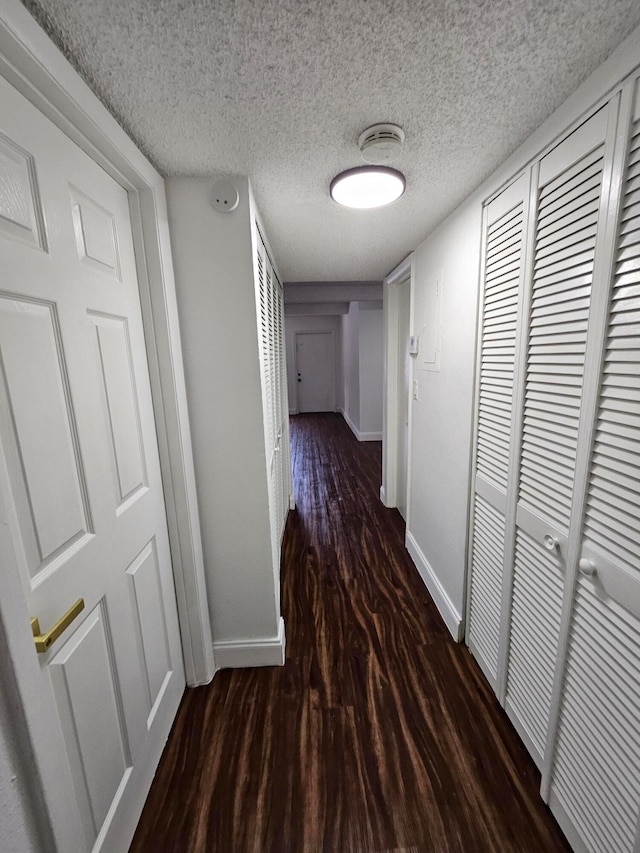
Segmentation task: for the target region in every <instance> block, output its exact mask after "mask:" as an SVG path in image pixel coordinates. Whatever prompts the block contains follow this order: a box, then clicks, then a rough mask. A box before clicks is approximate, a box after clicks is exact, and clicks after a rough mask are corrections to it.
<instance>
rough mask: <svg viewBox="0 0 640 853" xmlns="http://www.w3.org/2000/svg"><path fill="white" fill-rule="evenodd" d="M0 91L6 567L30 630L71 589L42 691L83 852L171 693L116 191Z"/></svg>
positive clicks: (154, 510) (167, 606)
mask: <svg viewBox="0 0 640 853" xmlns="http://www.w3.org/2000/svg"><path fill="white" fill-rule="evenodd" d="M0 102H1V109H0V265H1V267H2V279H1V281H0V437H1V454H0V483H1V486H2V489H3V496H4V503H5V505H6V506H7V507H8V517H7V518H6V519H3V522H5V523H7V524H8V526H9V528H10V531H11V536H12V549H11V554H7V555H5V554H3V555H2V565H3V572H4V571H8V572H16V573H18V574H19V575H20V579H21V583H22V589H23V594H24V597H25V600H26V602H27V606H28V610H29V612H30V614H31V615H32V616H34V617H37V618H38V620H39V623H40V629H41V630H42V631H46V630H47V629H48V628H50V627H51V626H52V625H53V624H54V623H55V622H56V620H58V619H59V618H60V617H61V616H62V615H63V614H64V613H65V612H66V611H67V610H68V609H69V607H70V606H71V605H72V604H73V603H74V602H75V601H76V600H78V599H81V598H82V599H84V603H85V606H84V609H83V611H82V612H81V613H80V614H79V616H78V617H77V618H76V619H75V620H74V621H73V623H72V624H71V625H70V626H69V627H68V628H67V630H66V631H64V633H63V634H62V636H61V637H60V638H59V639H58V640H57V641H56V642H55V643H54V644H53V645H52V646H51V648H50V650H49V651H47V652H46V653H44V654H40V655H38V659H39V664H40V670H41V680H42V697H41V701H42V706H43V713H46V714H47V715H49V716H50V718H51V726H52V740H53V739H55V737H56V736H59V732H60V731H62V735H63V742H64V748H65V752H66V761H67V762H68V765H69V768H70V776H71V778H72V789H71V790H69V791H68V792H67V794H68V797H69V798H70V799H71V800H73V801H74V802H75V803H77V809H78V810H79V813H80V816H81V822H82V826H83V828H84V839H81V840H79V842H78V849H83V850H91V849H100V848H102V849H124V848H125V847H126V845H127V844H128V841H129V840H130V837H131V834H132V832H133V829H134V828H135V824H136V822H137V818H138V816H139V812H140V809H141V807H142V804H143V802H144V798H145V796H146V791H147V788H148V785H149V783H150V780H151V777H152V774H153V768H154V767H155V764H156V763H157V760H158V758H159V756H160V753H161V751H162V748H163V745H164V742H165V739H166V736H167V733H168V730H169V727H170V725H171V721H172V719H173V717H174V715H175V711H176V708H177V705H178V702H179V700H180V697H181V695H182V692H183V689H184V673H183V667H182V660H181V651H180V641H179V634H178V624H177V613H176V604H175V597H174V590H173V579H172V573H171V563H170V555H169V544H168V537H167V529H166V520H165V512H164V502H163V493H162V485H161V481H160V470H159V461H158V450H157V443H156V436H155V428H154V420H153V410H152V402H151V395H150V387H149V376H148V368H147V362H146V353H145V345H144V336H143V329H142V322H141V313H140V303H139V294H138V286H137V278H136V265H135V257H134V248H133V241H132V231H131V222H130V216H129V208H128V197H127V193H126V191H125V190H124V189H123V188H122V187H121V186H120V185H119V184H118V183H117V182H116V181H115V180H114V179H112V178H111V177H110V176H109V175H107V174H106V172H104V171H103V170H102V169H101V168H100V167H99V166H97V165H96V164H95V163H94V162H93V161H92V160H91V159H90V158H89V157H88V156H87V155H86V154H84V153H83V152H82V151H81V150H80V149H79V148H78V147H77V146H75V145H74V144H73V143H72V142H71V141H70V140H69V139H68V138H67V137H66V136H64V134H63V133H62V132H61V131H59V130H58V129H57V128H55V127H54V126H53V125H52V124H51V123H50V122H49V121H48V120H47V119H46V118H45V117H44V116H43V115H42V114H41V113H39V112H38V111H37V110H36V108H35V107H33V106H32V105H30V104H29V103H28V102H27V101H26V100H25V99H24V98H23V97H22V96H21V95H19V94H18V93H17V92H16V91H15V90H14V89H13V88H12V87H10V86H9V84H8V83H6V82H5V81H4V80H0ZM15 555H17V560H16V559H15ZM25 627H27V629H28V626H25ZM33 654H34V655H36V650H35V647H34V650H33ZM51 696H53V707H51V706H50V702H49V697H51ZM61 760H65V759H64V758H63V757H61ZM64 778H69V774H68V773H67V775H66V776H65V774H61V779H64ZM43 783H44V784H45V785H58V784H60V781H59V780H58V779H45V780H43Z"/></svg>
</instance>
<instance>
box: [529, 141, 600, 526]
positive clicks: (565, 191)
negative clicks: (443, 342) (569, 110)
mask: <svg viewBox="0 0 640 853" xmlns="http://www.w3.org/2000/svg"><path fill="white" fill-rule="evenodd" d="M603 152H604V147H603V146H599V147H598V148H596V149H595V150H594V151H592V152H590V153H589V154H588V155H587V156H585V157H583V158H582V159H581V160H579V161H578V162H577V163H575V164H573V165H572V166H571V167H570V168H568V169H566V170H565V171H563V172H562V173H561V174H560V175H558V176H556V177H555V178H554V179H553V180H551V181H550V182H549V183H548V184H547V185H546V186H545V187H542V188H541V189H540V191H539V210H538V218H537V222H536V236H535V254H534V271H533V281H532V299H531V313H530V320H531V324H530V330H529V346H528V355H527V368H526V380H525V405H524V426H523V436H522V454H523V458H525V459H526V458H529V459H535V458H538V459H542V460H544V461H545V467H544V468H542V467H539V466H536V465H523V467H522V471H521V476H520V487H519V499H520V500H522V501H523V502H524V503H525V504H527V505H528V506H529V507H530V508H531V509H533V510H534V512H536V513H537V514H539V515H541V516H543V517H545V518H548V519H551V520H552V521H553V522H554V524H556V525H558V526H560V527H561V528H564V529H568V527H569V521H570V515H571V501H570V500H567V497H566V495H567V490H568V491H569V493H570V491H571V488H572V485H573V473H574V471H573V469H574V464H575V452H576V445H577V436H578V422H579V416H580V398H581V391H582V380H583V369H584V356H585V347H586V336H587V322H588V315H589V304H590V291H591V282H592V276H593V263H594V253H595V241H596V231H597V217H598V202H599V197H600V188H601V184H602V168H603ZM551 413H554V414H553V416H551ZM549 471H551V472H554V474H553V475H552V479H550V478H549ZM555 477H557V479H558V481H559V482H562V483H563V484H564V487H563V489H562V493H561V494H560V493H559V491H558V489H556V488H554V483H553V479H554V478H555Z"/></svg>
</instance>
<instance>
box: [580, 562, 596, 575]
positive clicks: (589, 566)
mask: <svg viewBox="0 0 640 853" xmlns="http://www.w3.org/2000/svg"><path fill="white" fill-rule="evenodd" d="M578 569H579V571H580V574H583V575H586V576H587V577H588V578H590V577H593V575H595V573H596V564H595V563H594V562H593V560H587V558H586V557H582V559H581V560H580V562H579V563H578Z"/></svg>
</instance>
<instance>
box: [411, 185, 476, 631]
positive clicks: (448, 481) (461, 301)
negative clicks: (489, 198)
mask: <svg viewBox="0 0 640 853" xmlns="http://www.w3.org/2000/svg"><path fill="white" fill-rule="evenodd" d="M480 224H481V208H480V205H479V204H478V203H475V202H474V203H471V204H467V205H463V206H462V207H460V208H458V210H456V211H455V213H454V214H452V216H450V217H449V219H448V220H447V221H446V223H445V224H444V225H443V226H442V227H441V228H439V229H438V230H437V231H435V232H434V233H433V234H432V235H431V236H430V237H429V238H428V239H427V240H425V242H424V243H422V244H421V245H420V246H419V247H418V248H417V250H416V252H415V257H414V270H415V275H414V305H415V306H416V310H414V323H413V330H412V332H411V334H419V332H420V331H421V330H422V327H423V323H422V319H421V318H420V317H419V316H416V314H417V315H419V313H420V308H419V306H421V305H423V304H424V302H425V301H426V302H427V304H428V300H427V299H426V295H425V293H424V291H425V289H426V288H427V286H429V285H433V283H434V282H435V280H436V279H438V280H439V283H440V286H441V288H442V292H441V303H440V310H441V318H440V319H441V339H440V368H439V371H438V370H435V371H433V370H424V369H422V368H421V362H420V360H419V359H420V356H418V357H417V358H416V359H415V360H414V362H413V380H414V381H415V382H417V384H418V399H417V400H413V401H412V410H411V417H412V423H411V436H412V444H411V451H410V453H411V472H410V480H411V486H410V488H411V500H410V504H409V516H408V518H407V534H408V537H409V538H410V539H411V538H413V540H414V541H413V542H412V543H411V545H412V546H413V551H414V553H412V556H413V557H414V559H416V556H417V558H418V559H417V562H418V563H420V561H421V560H422V559H423V558H424V560H425V561H426V562H427V564H428V566H429V567H430V568H431V570H432V571H433V573H434V574H435V576H436V578H437V579H438V581H439V583H440V584H441V585H442V587H443V590H444V594H445V596H446V598H448V599H449V602H447V601H446V599H445V603H444V606H445V607H450V608H451V609H453V611H454V619H453V621H454V622H455V621H458V622H459V621H460V620H461V618H462V612H463V602H464V584H465V560H466V556H465V554H466V524H467V495H468V483H469V459H470V452H471V429H472V407H473V380H474V358H475V335H476V303H477V289H478V262H479V246H480ZM421 346H422V341H421ZM416 546H417V549H419V551H418V553H417V554H416V553H415V548H416ZM410 550H412V548H411V547H410ZM419 567H420V566H419ZM420 568H422V567H420ZM427 571H428V569H427ZM435 597H436V596H435V595H434V598H435ZM438 603H439V604H440V605H441V606H442V602H438Z"/></svg>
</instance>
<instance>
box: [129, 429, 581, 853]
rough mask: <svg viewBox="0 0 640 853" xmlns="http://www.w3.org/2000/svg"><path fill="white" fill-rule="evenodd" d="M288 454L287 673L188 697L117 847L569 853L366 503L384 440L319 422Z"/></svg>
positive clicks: (225, 675) (288, 852)
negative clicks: (129, 838) (293, 506)
mask: <svg viewBox="0 0 640 853" xmlns="http://www.w3.org/2000/svg"><path fill="white" fill-rule="evenodd" d="M291 442H292V448H291V450H292V467H293V477H294V493H295V496H296V502H297V510H296V511H295V512H293V513H291V514H290V516H289V520H288V524H287V530H286V534H285V541H284V556H283V565H282V595H283V603H282V609H283V616H284V619H285V623H286V632H287V661H286V665H285V666H284V667H282V668H266V669H253V670H225V671H222V672H220V673H218V675H217V676H216V678H215V680H214V682H213V683H212V684H211V685H210V686H207V687H202V688H197V689H194V690H188V691H187V692H186V694H185V696H184V698H183V701H182V705H181V707H180V711H179V713H178V717H177V719H176V722H175V724H174V727H173V730H172V733H171V736H170V738H169V741H168V744H167V747H166V749H165V752H164V755H163V758H162V760H161V763H160V766H159V768H158V772H157V774H156V778H155V781H154V784H153V787H152V789H151V792H150V795H149V798H148V800H147V804H146V806H145V810H144V812H143V815H142V818H141V821H140V824H139V826H138V831H137V833H136V836H135V838H134V841H133V844H132V847H131V851H133V852H134V853H152V851H153V853H158V851H162V853H169V851H173V852H174V853H178V851H180V853H184V852H185V851H192V852H193V853H195V851H219V853H245V851H252V853H320V851H322V853H324V852H325V851H326V852H327V853H374V851H375V853H392V851H393V853H414V851H415V853H447V851H451V853H453V851H456V853H484V851H494V853H527V851H530V852H531V853H534V851H535V853H543V852H544V853H553V851H568V850H569V848H568V845H567V844H566V842H565V841H564V839H563V837H562V834H561V833H560V830H559V829H558V828H557V826H556V823H555V821H554V820H553V818H552V817H551V816H550V814H549V812H548V811H547V809H546V807H545V806H544V805H543V804H542V801H541V800H540V798H539V795H538V786H539V776H538V773H537V770H536V769H535V767H534V765H533V762H532V761H531V759H530V758H529V756H528V754H527V752H526V751H525V749H524V747H523V746H522V744H521V743H520V741H519V739H518V737H517V736H516V734H515V732H514V730H513V728H512V726H511V725H510V723H509V722H508V721H507V718H506V716H505V714H504V713H503V711H502V710H501V709H500V707H499V706H498V703H497V701H496V699H495V697H494V696H493V694H492V692H491V690H490V688H489V686H488V685H487V684H486V683H485V681H484V678H483V677H482V675H481V674H480V671H479V669H478V667H477V665H476V664H475V662H474V661H473V659H472V657H471V656H470V654H469V652H468V650H467V649H466V648H465V646H463V645H456V644H455V643H454V642H453V641H452V639H451V637H450V635H449V633H448V632H447V630H446V628H445V626H444V623H443V622H442V620H441V618H440V616H439V614H438V612H437V610H436V608H435V606H434V604H433V603H432V602H431V600H430V598H429V595H428V593H427V592H426V590H425V588H424V586H423V584H422V581H421V580H420V578H419V576H418V574H417V572H416V570H415V568H414V567H413V564H412V563H411V560H410V558H409V556H408V554H407V552H406V551H405V549H404V545H403V536H404V524H403V522H402V519H401V518H400V515H399V514H398V513H397V512H396V511H395V510H389V509H385V508H384V507H383V506H382V504H381V503H380V500H379V498H378V490H379V486H380V466H381V458H380V455H381V445H380V443H378V442H371V443H358V442H357V441H356V440H355V438H354V437H353V435H352V433H351V432H350V430H349V428H348V427H347V425H346V424H345V422H344V421H343V420H342V418H341V417H340V416H339V415H333V414H321V415H300V416H296V417H292V419H291Z"/></svg>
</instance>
